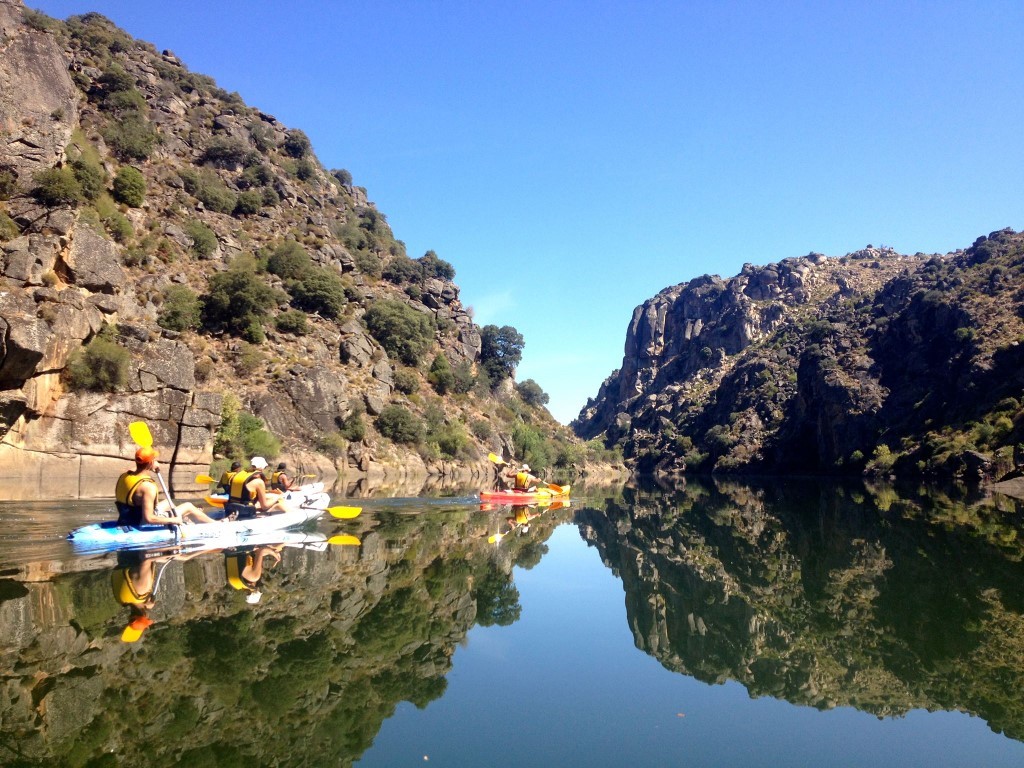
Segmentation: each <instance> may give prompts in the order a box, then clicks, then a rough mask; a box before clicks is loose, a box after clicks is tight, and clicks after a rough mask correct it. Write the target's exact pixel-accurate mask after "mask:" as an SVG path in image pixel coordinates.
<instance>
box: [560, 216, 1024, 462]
mask: <svg viewBox="0 0 1024 768" xmlns="http://www.w3.org/2000/svg"><path fill="white" fill-rule="evenodd" d="M1022 273H1024V237H1022V236H1021V235H1019V234H1017V233H1015V232H1013V231H1012V230H1003V231H1000V232H994V233H992V234H991V235H990V236H988V237H982V238H979V240H978V241H977V242H976V243H975V244H974V245H973V246H972V247H971V248H970V249H968V250H967V251H958V252H956V253H952V254H947V255H945V256H931V257H929V256H925V255H923V254H918V255H916V256H904V255H900V254H897V253H895V252H893V251H891V250H883V249H877V248H872V247H870V246H869V247H868V248H867V249H865V250H863V251H859V252H857V253H852V254H849V255H847V256H845V257H842V258H825V257H823V256H821V255H819V254H811V255H809V256H806V257H803V258H796V259H787V260H785V261H783V262H781V263H779V264H772V265H769V266H767V267H753V266H751V265H749V264H748V265H746V266H745V267H744V269H743V271H742V273H741V274H739V275H737V276H736V277H733V278H729V279H727V280H723V279H721V278H718V277H712V276H704V277H700V278H697V279H695V280H691V281H690V282H688V283H684V284H680V285H677V286H674V287H672V288H667V289H666V290H664V291H662V292H661V293H659V294H658V295H657V296H655V297H654V298H653V299H651V300H649V301H647V302H645V303H644V304H643V305H641V306H640V307H637V309H636V310H635V311H634V313H633V319H632V321H631V322H630V326H629V328H628V330H627V334H626V344H625V354H624V356H623V361H622V367H621V368H620V369H619V370H618V371H616V372H614V373H613V374H612V375H611V376H609V378H608V379H607V380H606V381H605V382H604V384H603V385H602V387H601V390H600V392H599V394H598V396H597V398H596V399H593V400H591V401H590V402H589V403H588V404H587V406H586V408H584V409H583V411H582V412H581V413H580V415H579V417H578V419H577V420H576V421H575V422H574V423H573V428H574V429H575V431H576V432H577V434H578V435H580V436H581V437H584V438H587V439H591V438H594V437H596V436H599V435H600V436H603V437H604V438H605V440H606V442H607V443H609V444H616V443H617V444H619V445H622V447H623V449H624V452H625V455H626V457H627V459H628V463H629V464H630V465H631V467H632V468H633V470H634V471H635V472H638V473H641V474H645V473H654V474H667V475H671V474H677V473H680V472H684V471H697V472H707V471H714V472H778V471H786V472H862V471H868V472H883V473H888V472H890V471H897V472H903V473H924V474H934V475H938V476H943V477H949V476H950V475H952V476H955V477H961V478H963V479H965V480H966V479H970V480H974V481H976V480H978V479H990V478H992V477H997V476H999V475H1000V474H1001V473H1003V472H1005V471H1006V470H1008V469H1010V468H1011V466H1012V460H1011V458H1010V455H1011V454H1012V446H1013V445H1014V444H1015V443H1016V442H1018V441H1019V440H1020V439H1021V433H1020V428H1019V427H1014V424H1019V423H1020V421H1019V419H1020V418H1021V416H1022V411H1021V403H1020V398H1021V394H1022V391H1024V383H1022V376H1021V373H1020V368H1019V367H1017V363H1016V362H1014V361H1019V360H1020V359H1021V351H1020V349H1021V348H1020V345H1019V341H1020V339H1021V338H1024V336H1022V331H1024V323H1022V317H1024V311H1022V299H1024V297H1022V295H1021V293H1020V291H1019V289H1018V287H1017V284H1016V282H1014V278H1015V277H1016V276H1020V275H1021V274H1022ZM996 371H998V373H996ZM979 423H981V424H985V425H988V426H986V427H980V428H979V427H977V425H978V424H979ZM1000 425H1001V426H1000ZM972 448H974V449H979V451H980V453H981V454H982V455H981V456H978V455H972Z"/></svg>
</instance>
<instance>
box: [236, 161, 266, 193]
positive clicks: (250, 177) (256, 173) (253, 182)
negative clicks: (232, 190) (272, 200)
mask: <svg viewBox="0 0 1024 768" xmlns="http://www.w3.org/2000/svg"><path fill="white" fill-rule="evenodd" d="M273 180H274V174H273V172H272V171H271V170H270V168H268V167H267V166H265V165H264V164H263V163H255V164H253V165H250V166H248V167H246V169H245V170H244V171H242V175H241V176H239V177H238V184H239V186H242V187H246V188H253V187H262V186H265V185H267V184H269V183H270V182H272V181H273Z"/></svg>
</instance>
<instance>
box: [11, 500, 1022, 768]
mask: <svg viewBox="0 0 1024 768" xmlns="http://www.w3.org/2000/svg"><path fill="white" fill-rule="evenodd" d="M335 503H362V504H363V505H364V512H363V514H362V515H361V516H360V517H359V518H357V519H356V520H353V521H344V523H340V522H338V521H334V520H330V521H322V522H321V523H320V524H319V525H318V526H315V527H312V528H309V529H307V530H306V531H304V533H303V534H302V536H291V537H286V540H282V541H277V542H270V541H264V542H247V543H244V545H241V546H236V547H234V548H231V549H228V550H214V551H192V552H180V551H165V552H157V553H152V552H151V553H147V554H146V555H139V554H131V555H126V554H124V553H122V554H120V555H117V554H115V553H80V552H75V551H74V550H72V549H71V548H70V546H69V545H68V543H67V542H66V541H65V540H64V539H63V535H64V534H65V533H66V532H67V530H68V529H69V528H71V527H74V526H76V525H79V524H82V523H83V522H92V521H96V520H100V519H104V518H105V517H107V516H108V509H109V504H108V503H103V502H88V501H81V502H60V503H56V502H55V503H51V504H47V503H41V502H35V503H31V504H26V503H23V502H0V522H2V526H0V529H2V531H3V532H2V534H0V653H2V654H3V658H2V663H0V765H11V766H14V765H26V766H27V765H69V766H105V765H137V764H139V754H140V753H139V750H140V748H142V747H144V753H145V763H146V764H147V765H175V764H179V763H181V764H189V765H211V766H212V765H218V766H225V765H227V766H230V765H238V766H242V765H246V766H251V765H353V764H355V765H358V766H360V767H363V766H406V765H408V766H411V765H423V764H430V765H443V766H481V765H487V766H546V765H552V766H555V765H558V766H577V765H578V766H591V767H593V766H621V765H627V764H628V765H637V766H681V765H686V766H723V765H742V766H869V765H870V766H877V765H900V766H917V765H920V766H946V765H949V766H953V765H979V766H981V765H984V766H1004V765H1005V766H1011V765H1013V766H1020V765H1024V693H1022V690H1024V688H1022V685H1021V684H1022V682H1024V565H1022V559H1024V544H1022V542H1024V536H1022V535H1021V534H1022V531H1021V530H1020V529H1021V524H1020V520H1021V510H1020V509H1019V508H1018V505H1017V503H1015V502H1012V501H1011V500H1008V499H1005V498H999V497H997V498H994V499H965V498H951V497H949V496H946V495H943V494H941V493H938V492H936V491H934V490H925V489H920V488H915V489H913V490H912V492H906V491H904V492H896V491H894V490H892V489H889V488H874V489H869V488H864V487H857V488H852V489H851V488H840V487H836V486H834V485H829V484H812V483H808V482H788V483H775V484H762V485H749V484H741V483H709V484H697V483H691V484H690V485H689V486H688V487H687V488H686V489H682V490H675V491H671V492H666V491H653V490H652V491H646V492H639V491H634V490H626V491H618V492H614V493H613V492H606V491H596V490H595V491H592V492H586V493H584V494H581V495H579V496H577V497H576V498H574V499H573V502H572V505H571V506H570V507H568V508H562V509H552V508H537V509H518V510H514V509H512V508H509V507H493V508H489V509H481V508H480V505H479V504H477V503H474V502H473V500H472V499H470V498H467V497H465V496H463V497H460V498H454V499H400V500H395V499H370V500H362V501H360V502H351V501H350V502H345V501H344V500H341V499H335ZM517 513H518V514H517ZM342 535H344V536H345V538H339V537H340V536H342ZM331 537H334V539H333V541H334V542H335V543H329V541H328V539H330V538H331ZM353 537H354V539H358V541H359V542H360V543H359V545H358V546H357V545H355V543H354V540H353ZM278 556H279V557H280V561H279V562H278V561H277V557H278ZM260 560H262V562H263V564H264V572H263V574H262V578H260V579H258V580H254V582H250V586H246V584H245V583H244V582H242V581H240V580H239V579H238V578H237V573H238V571H237V570H232V567H233V566H232V564H234V567H235V568H236V569H237V568H238V567H239V566H242V567H244V566H245V565H246V564H248V565H249V566H250V567H251V566H253V565H254V564H255V563H256V562H257V561H260ZM146 569H149V571H148V573H149V574H150V575H151V576H153V577H157V578H158V581H157V589H156V592H155V594H154V596H153V599H152V605H151V607H149V608H148V609H147V610H145V614H146V619H147V622H148V621H151V622H152V623H151V624H148V626H147V625H146V622H143V624H142V625H141V629H135V630H134V631H131V630H129V631H126V629H127V628H128V627H129V624H130V623H131V622H133V620H134V619H135V618H136V617H137V615H139V614H141V613H142V612H143V610H142V609H141V608H139V607H138V606H136V607H135V608H133V607H132V604H131V603H130V602H129V603H127V604H126V603H123V602H119V601H118V600H117V599H115V592H114V590H113V588H112V584H114V583H120V582H117V581H116V579H115V577H116V575H117V574H122V573H125V572H126V571H127V572H129V573H131V574H134V575H136V576H140V577H141V576H143V574H144V573H145V572H146ZM249 573H250V575H252V572H251V571H250V572H249ZM133 578H134V576H133ZM253 583H255V586H252V584H253ZM255 591H258V592H259V593H260V599H259V601H258V602H252V600H253V598H252V595H253V594H254V593H255ZM119 594H120V595H121V596H122V598H123V596H124V593H123V592H120V593H119ZM247 597H249V599H248V600H247V599H246V598H247Z"/></svg>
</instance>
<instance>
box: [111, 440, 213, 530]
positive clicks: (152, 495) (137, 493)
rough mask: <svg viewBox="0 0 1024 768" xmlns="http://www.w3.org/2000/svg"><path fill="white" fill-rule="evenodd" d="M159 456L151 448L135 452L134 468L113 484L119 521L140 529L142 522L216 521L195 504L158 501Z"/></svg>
mask: <svg viewBox="0 0 1024 768" xmlns="http://www.w3.org/2000/svg"><path fill="white" fill-rule="evenodd" d="M158 457H159V455H158V454H157V452H156V450H155V449H154V448H152V447H144V448H139V449H138V450H137V451H136V452H135V469H134V470H128V471H126V472H123V473H122V474H121V476H120V477H119V478H118V479H117V485H116V486H114V503H115V505H116V506H117V524H118V525H128V526H132V527H134V528H138V527H139V526H142V525H180V524H182V523H191V522H196V523H214V522H217V521H216V520H214V519H213V518H211V517H210V516H209V515H207V514H206V513H204V512H203V511H202V510H201V509H199V507H197V506H195V505H194V504H190V503H188V502H184V503H182V504H178V505H177V507H174V506H172V505H171V502H170V500H169V499H163V500H162V501H159V502H158V501H157V484H156V481H155V480H154V479H153V474H155V473H157V472H159V471H160V465H159V464H158V463H157V459H158Z"/></svg>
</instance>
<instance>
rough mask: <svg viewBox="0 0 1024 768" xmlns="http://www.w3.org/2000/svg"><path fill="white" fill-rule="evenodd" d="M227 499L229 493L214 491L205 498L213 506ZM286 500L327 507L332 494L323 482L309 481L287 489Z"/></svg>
mask: <svg viewBox="0 0 1024 768" xmlns="http://www.w3.org/2000/svg"><path fill="white" fill-rule="evenodd" d="M227 500H228V495H227V494H226V493H213V494H210V495H209V496H206V497H205V499H204V501H205V502H206V503H207V504H209V505H210V506H211V507H223V506H224V504H225V503H226V502H227ZM284 500H285V501H287V502H288V503H289V504H290V505H292V506H293V507H316V508H319V509H327V507H328V506H330V503H331V495H330V494H329V493H324V484H323V483H307V484H306V485H303V486H300V487H298V488H296V489H295V490H291V491H285V492H284Z"/></svg>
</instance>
